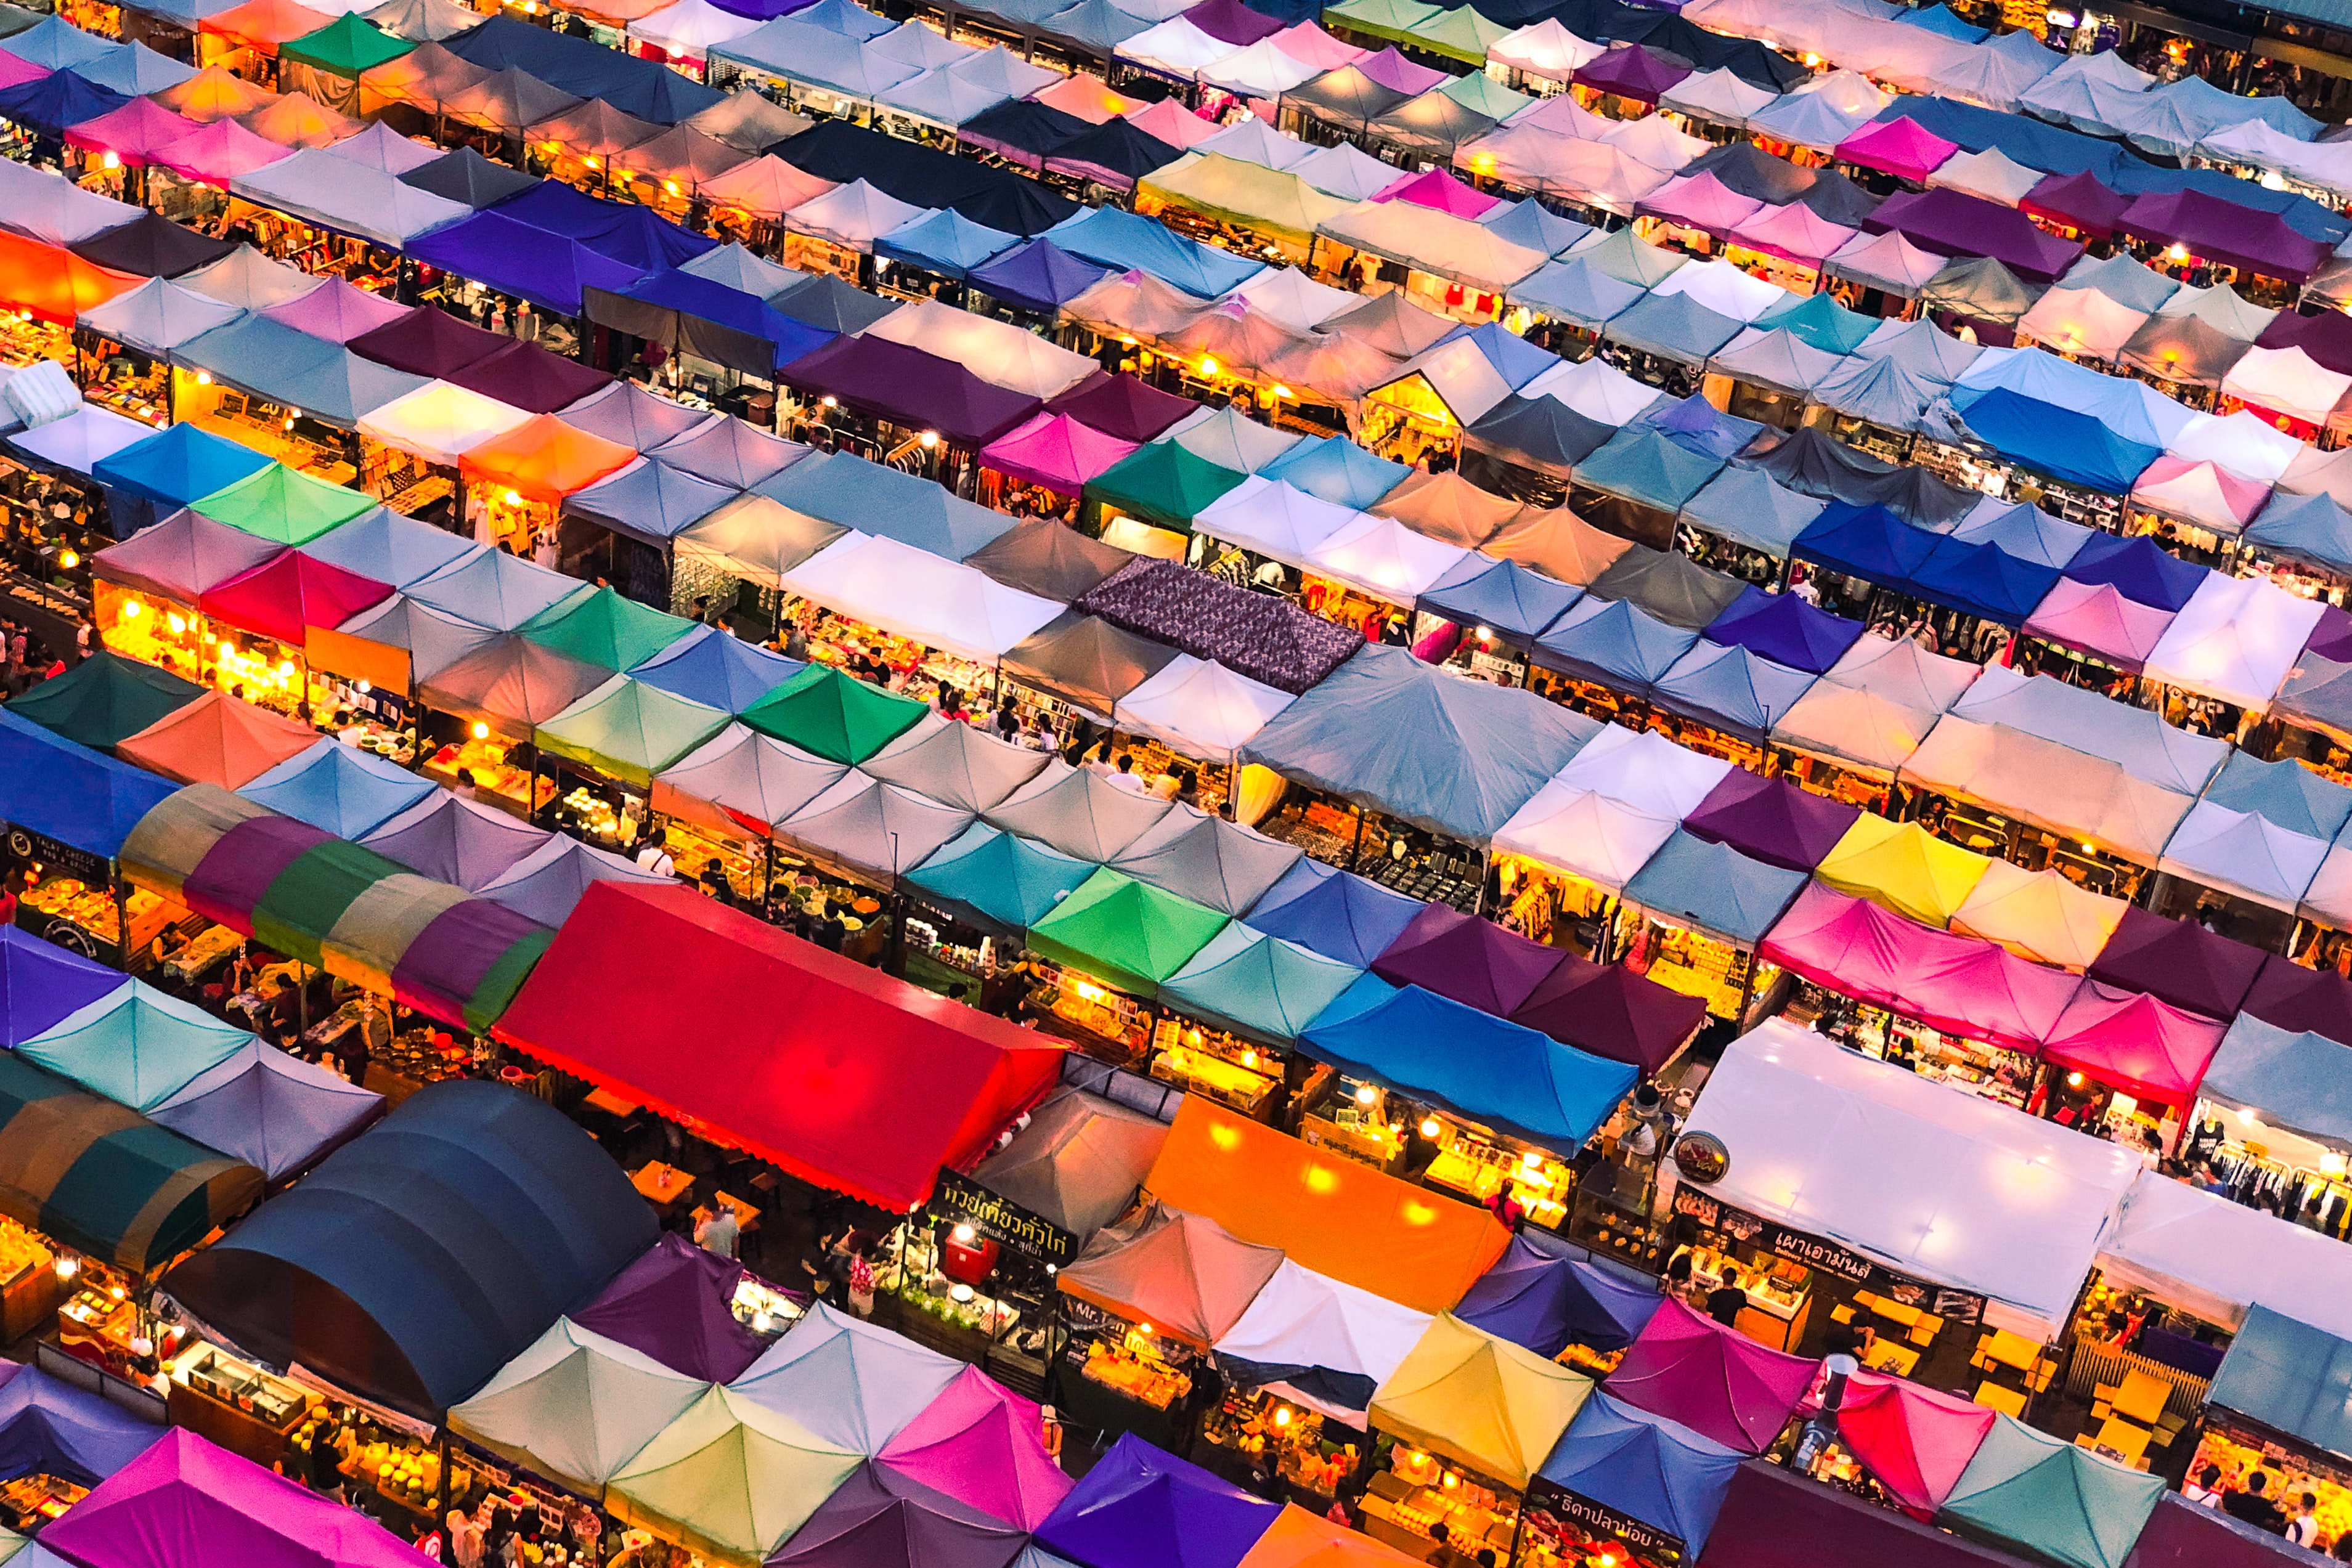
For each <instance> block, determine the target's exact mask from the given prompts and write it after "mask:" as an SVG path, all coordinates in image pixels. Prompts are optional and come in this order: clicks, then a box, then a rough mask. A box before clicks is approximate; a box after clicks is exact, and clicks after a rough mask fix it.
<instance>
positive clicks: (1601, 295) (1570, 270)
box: [1509, 202, 1649, 327]
mask: <svg viewBox="0 0 2352 1568" xmlns="http://www.w3.org/2000/svg"><path fill="white" fill-rule="evenodd" d="M1533 205H1535V204H1534V203H1533V202H1529V203H1528V206H1533ZM1648 293H1649V290H1647V289H1645V288H1643V287H1641V286H1640V285H1638V284H1633V283H1628V282H1626V281H1625V280H1624V279H1623V278H1622V277H1612V276H1611V275H1610V274H1608V273H1606V272H1603V271H1601V268H1599V267H1595V266H1594V265H1593V264H1592V263H1591V260H1590V259H1588V258H1587V257H1584V256H1567V257H1563V258H1562V259H1560V260H1559V261H1548V262H1546V263H1544V264H1543V265H1542V266H1541V267H1538V268H1536V269H1535V271H1533V272H1531V273H1529V274H1528V276H1527V277H1523V278H1521V279H1519V281H1518V282H1517V283H1514V284H1512V285H1511V287H1510V294H1509V298H1510V301H1511V303H1512V304H1514V305H1528V306H1532V307H1534V308H1536V309H1538V310H1540V311H1542V312H1543V313H1544V314H1545V315H1547V316H1550V317H1554V318H1557V319H1560V320H1565V321H1572V322H1574V323H1575V324H1576V325H1578V326H1580V327H1598V326H1601V325H1602V324H1603V323H1604V322H1607V321H1608V320H1610V319H1612V318H1613V317H1617V316H1622V315H1623V314H1624V313H1625V312H1626V311H1627V310H1629V309H1631V308H1633V306H1634V305H1635V304H1636V303H1637V302H1639V301H1640V300H1641V299H1643V298H1644V297H1645V296H1647V294H1648Z"/></svg>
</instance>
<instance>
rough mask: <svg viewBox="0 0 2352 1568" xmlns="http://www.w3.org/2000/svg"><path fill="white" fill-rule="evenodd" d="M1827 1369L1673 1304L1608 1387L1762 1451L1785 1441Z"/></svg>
mask: <svg viewBox="0 0 2352 1568" xmlns="http://www.w3.org/2000/svg"><path fill="white" fill-rule="evenodd" d="M1820 1369H1821V1363H1820V1362H1818V1361H1808V1360H1806V1359H1805V1358H1804V1357H1803V1356H1801V1355H1783V1354H1780V1352H1779V1351H1777V1350H1767V1349H1765V1348H1764V1347H1763V1346H1762V1345H1760V1344H1759V1343H1756V1342H1755V1341H1754V1340H1752V1339H1749V1338H1748V1336H1747V1335H1746V1334H1743V1333H1738V1332H1736V1331H1735V1330H1732V1329H1727V1328H1726V1327H1724V1326H1723V1325H1722V1324H1721V1323H1719V1322H1716V1321H1715V1320H1714V1319H1713V1318H1707V1317H1701V1316H1700V1315H1699V1314H1698V1313H1696V1312H1693V1311H1691V1310H1690V1308H1688V1307H1686V1306H1685V1305H1684V1304H1683V1303H1682V1302H1680V1301H1674V1300H1671V1299H1669V1300H1668V1301H1665V1302H1664V1303H1663V1304H1662V1305H1660V1306H1659V1308H1658V1310H1657V1312H1656V1313H1655V1315H1654V1316H1653V1317H1652V1318H1651V1319H1650V1323H1649V1326H1648V1327H1647V1328H1645V1329H1643V1331H1642V1333H1641V1337H1640V1338H1638V1339H1636V1340H1635V1341H1634V1342H1633V1344H1632V1345H1631V1346H1629V1347H1627V1349H1626V1352H1625V1359H1624V1360H1623V1361H1622V1362H1620V1363H1618V1364H1617V1370H1616V1371H1614V1372H1612V1373H1611V1374H1610V1375H1609V1381H1608V1382H1607V1383H1605V1384H1603V1385H1602V1386H1603V1387H1604V1388H1606V1389H1608V1391H1609V1392H1610V1393H1611V1394H1612V1395H1614V1396H1617V1397H1618V1398H1620V1399H1622V1400H1623V1401H1625V1403H1626V1404H1628V1405H1633V1406H1640V1407H1641V1408H1642V1409H1644V1410H1647V1411H1648V1412H1649V1413H1650V1414H1651V1415H1653V1416H1664V1417H1665V1418H1666V1419H1667V1420H1669V1421H1679V1422H1681V1423H1682V1424H1683V1425H1684V1426H1685V1427H1689V1428H1690V1429H1691V1430H1692V1431H1694V1432H1696V1433H1698V1434H1699V1435H1700V1436H1702V1437H1712V1438H1714V1439H1715V1440H1716V1441H1717V1442H1718V1443H1721V1444H1723V1445H1724V1446H1725V1447H1727V1448H1738V1450H1739V1451H1740V1452H1741V1453H1743V1454H1760V1453H1762V1452H1763V1451H1764V1450H1765V1449H1767V1448H1770V1447H1771V1446H1772V1444H1773V1443H1774V1441H1775V1440H1777V1439H1778V1438H1779V1437H1780V1431H1781V1428H1783V1427H1786V1426H1788V1424H1789V1417H1790V1416H1792V1415H1794V1414H1795V1413H1796V1409H1797V1403H1798V1401H1799V1400H1801V1399H1802V1398H1804V1396H1805V1391H1806V1389H1808V1388H1810V1387H1811V1385H1812V1381H1813V1375H1814V1373H1816V1372H1818V1371H1819V1370H1820Z"/></svg>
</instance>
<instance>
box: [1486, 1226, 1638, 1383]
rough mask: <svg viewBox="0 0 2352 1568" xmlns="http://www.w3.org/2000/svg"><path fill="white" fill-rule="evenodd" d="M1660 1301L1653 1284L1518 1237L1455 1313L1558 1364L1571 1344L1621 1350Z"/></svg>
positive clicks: (1560, 1245) (1562, 1246)
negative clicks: (1557, 1361) (1558, 1359)
mask: <svg viewBox="0 0 2352 1568" xmlns="http://www.w3.org/2000/svg"><path fill="white" fill-rule="evenodd" d="M1663 1299H1664V1298H1662V1297H1661V1296H1660V1295H1659V1293H1658V1289H1657V1285H1656V1283H1655V1281H1651V1280H1648V1279H1645V1278H1634V1277H1632V1276H1631V1275H1630V1274H1629V1273H1628V1272H1627V1271H1624V1270H1618V1269H1616V1268H1614V1267H1612V1266H1611V1265H1608V1264H1604V1263H1601V1262H1599V1261H1596V1260H1593V1259H1592V1258H1591V1257H1590V1256H1589V1255H1586V1254H1585V1253H1584V1249H1582V1248H1570V1247H1568V1246H1567V1244H1566V1243H1564V1242H1557V1241H1554V1240H1552V1239H1544V1240H1540V1241H1538V1239H1536V1238H1535V1237H1533V1236H1530V1235H1528V1234H1526V1233H1522V1234H1520V1235H1517V1236H1514V1237H1513V1238H1511V1245H1510V1248H1509V1249H1508V1250H1507V1251H1506V1252H1505V1253H1504V1254H1503V1255H1502V1256H1501V1257H1500V1258H1498V1259H1496V1260H1495V1266H1494V1267H1493V1268H1491V1269H1489V1270H1486V1273H1484V1274H1482V1275H1480V1276H1479V1277H1478V1281H1477V1283H1475V1284H1474V1285H1472V1286H1471V1287H1470V1290H1469V1291H1468V1293H1467V1294H1465V1296H1464V1297H1463V1298H1462V1301H1461V1304H1460V1305H1458V1306H1456V1307H1455V1308H1454V1316H1456V1317H1458V1318H1460V1319H1461V1320H1462V1321H1463V1322H1465V1323H1468V1324H1469V1325H1470V1326H1471V1327H1473V1328H1476V1329H1480V1330H1483V1331H1485V1332H1486V1333H1491V1334H1493V1335H1495V1336H1496V1337H1497V1338H1499V1339H1507V1340H1508V1341H1510V1342H1511V1343H1513V1344H1519V1345H1525V1346H1526V1347H1527V1348H1528V1349H1529V1350H1531V1351H1533V1352H1535V1353H1536V1354H1538V1355H1540V1356H1545V1357H1548V1358H1552V1359H1557V1358H1558V1356H1559V1353H1560V1352H1561V1351H1562V1350H1564V1349H1566V1348H1567V1347H1568V1346H1570V1345H1571V1344H1580V1345H1584V1346H1587V1347H1589V1348H1590V1349H1592V1350H1597V1351H1601V1352H1603V1353H1606V1352H1609V1351H1613V1350H1622V1349H1624V1348H1625V1346H1627V1345H1629V1344H1631V1343H1633V1338H1634V1336H1635V1335H1637V1334H1639V1333H1641V1332H1642V1329H1643V1326H1644V1325H1645V1324H1647V1323H1648V1322H1649V1321H1650V1317H1651V1314H1652V1313H1654V1312H1656V1311H1657V1310H1658V1302H1659V1301H1661V1300H1663Z"/></svg>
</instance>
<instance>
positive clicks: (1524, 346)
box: [1430, 321, 1560, 392]
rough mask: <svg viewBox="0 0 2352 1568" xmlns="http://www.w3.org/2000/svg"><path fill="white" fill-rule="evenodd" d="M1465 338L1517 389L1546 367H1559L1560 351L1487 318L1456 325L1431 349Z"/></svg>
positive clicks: (1547, 368) (1506, 381)
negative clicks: (1476, 323) (1542, 346)
mask: <svg viewBox="0 0 2352 1568" xmlns="http://www.w3.org/2000/svg"><path fill="white" fill-rule="evenodd" d="M1465 338H1466V339H1468V340H1470V342H1471V344H1472V345H1473V346H1474V347H1475V348H1476V349H1477V350H1478V352H1479V353H1481V354H1483V355H1484V356H1486V362H1487V363H1488V364H1490V365H1492V366H1494V367H1495V373H1496V375H1498V376H1500V377H1502V378H1503V384H1504V385H1505V386H1507V387H1508V388H1510V389H1511V390H1512V391H1513V392H1517V391H1518V390H1519V389H1520V388H1521V387H1524V386H1526V385H1527V384H1528V382H1531V381H1533V380H1535V379H1536V378H1537V377H1538V376H1539V375H1542V374H1543V373H1544V372H1545V371H1556V370H1558V369H1559V364H1560V360H1559V355H1558V354H1553V353H1547V352H1546V351H1545V350H1541V349H1538V348H1537V347H1536V346H1535V345H1534V344H1533V343H1530V342H1528V340H1526V339H1525V338H1522V337H1520V336H1519V335H1518V334H1517V333H1516V332H1510V331H1506V330H1505V329H1504V328H1503V324H1502V323H1501V322H1499V321H1488V322H1486V323H1485V324H1484V325H1481V326H1477V327H1456V328H1454V330H1452V331H1451V332H1448V333H1446V334H1445V336H1444V337H1443V338H1440V339H1439V340H1437V341H1436V342H1434V343H1433V344H1431V345H1430V349H1431V351H1432V352H1434V351H1435V350H1439V349H1442V348H1444V346H1445V345H1446V344H1448V343H1453V342H1458V341H1460V340H1463V339H1465Z"/></svg>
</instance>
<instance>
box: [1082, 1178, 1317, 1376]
mask: <svg viewBox="0 0 2352 1568" xmlns="http://www.w3.org/2000/svg"><path fill="white" fill-rule="evenodd" d="M1282 1261H1283V1258H1282V1249H1280V1248H1278V1247H1262V1246H1258V1245H1255V1244H1254V1243H1251V1242H1247V1241H1243V1240H1241V1239H1238V1238H1236V1237H1235V1236H1234V1235H1233V1234H1232V1233H1231V1232H1229V1231H1227V1230H1226V1229H1225V1228H1224V1227H1223V1226H1222V1225H1219V1224H1218V1223H1217V1222H1216V1221H1215V1220H1213V1219H1208V1218H1202V1216H1200V1215H1197V1214H1186V1213H1184V1212H1182V1211H1181V1210H1180V1209H1174V1208H1171V1207H1167V1206H1166V1205H1164V1204H1158V1203H1149V1204H1146V1205H1144V1206H1143V1207H1141V1208H1139V1209H1138V1210H1137V1211H1136V1213H1135V1214H1134V1215H1132V1216H1130V1217H1129V1218H1128V1219H1126V1220H1123V1221H1121V1222H1119V1223H1118V1224H1116V1225H1111V1226H1107V1227H1105V1228H1102V1229H1101V1230H1098V1231H1097V1232H1096V1233H1095V1236H1094V1239H1092V1240H1091V1241H1089V1242H1088V1243H1087V1248H1086V1250H1085V1251H1084V1252H1082V1253H1080V1254H1079V1255H1078V1259H1077V1260H1076V1262H1074V1263H1068V1264H1065V1265H1064V1266H1063V1268H1062V1270H1061V1272H1060V1273H1059V1274H1057V1275H1056V1276H1055V1284H1056V1285H1057V1286H1058V1287H1059V1288H1060V1289H1061V1290H1063V1291H1066V1292H1067V1293H1068V1294H1070V1295H1073V1296H1076V1298H1077V1299H1078V1300H1080V1301H1087V1302H1091V1303H1093V1304H1094V1305H1096V1306H1098V1307H1101V1308H1103V1309H1104V1310H1105V1311H1107V1312H1113V1313H1116V1314H1118V1316H1120V1317H1123V1318H1127V1319H1129V1320H1131V1321H1133V1322H1145V1323H1150V1325H1151V1328H1152V1332H1153V1333H1163V1334H1166V1335H1168V1336H1170V1337H1171V1338H1173V1339H1177V1340H1181V1341H1182V1342H1184V1343H1188V1344H1191V1345H1192V1346H1194V1347H1196V1348H1198V1349H1201V1350H1206V1349H1208V1348H1209V1347H1210V1346H1212V1345H1213V1344H1214V1343H1216V1342H1217V1341H1218V1340H1220V1339H1222V1338H1223V1337H1224V1335H1225V1333H1226V1332H1227V1331H1228V1330H1230V1329H1231V1328H1232V1327H1233V1326H1234V1324H1235V1323H1236V1322H1239V1321H1240V1320H1241V1318H1242V1315H1243V1313H1244V1312H1247V1311H1248V1310H1249V1305H1250V1303H1251V1302H1252V1301H1255V1300H1256V1299H1257V1295H1258V1292H1260V1291H1263V1290H1265V1286H1266V1282H1267V1281H1270V1280H1272V1279H1273V1278H1274V1275H1275V1271H1276V1270H1277V1269H1279V1268H1280V1267H1281V1266H1282Z"/></svg>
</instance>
